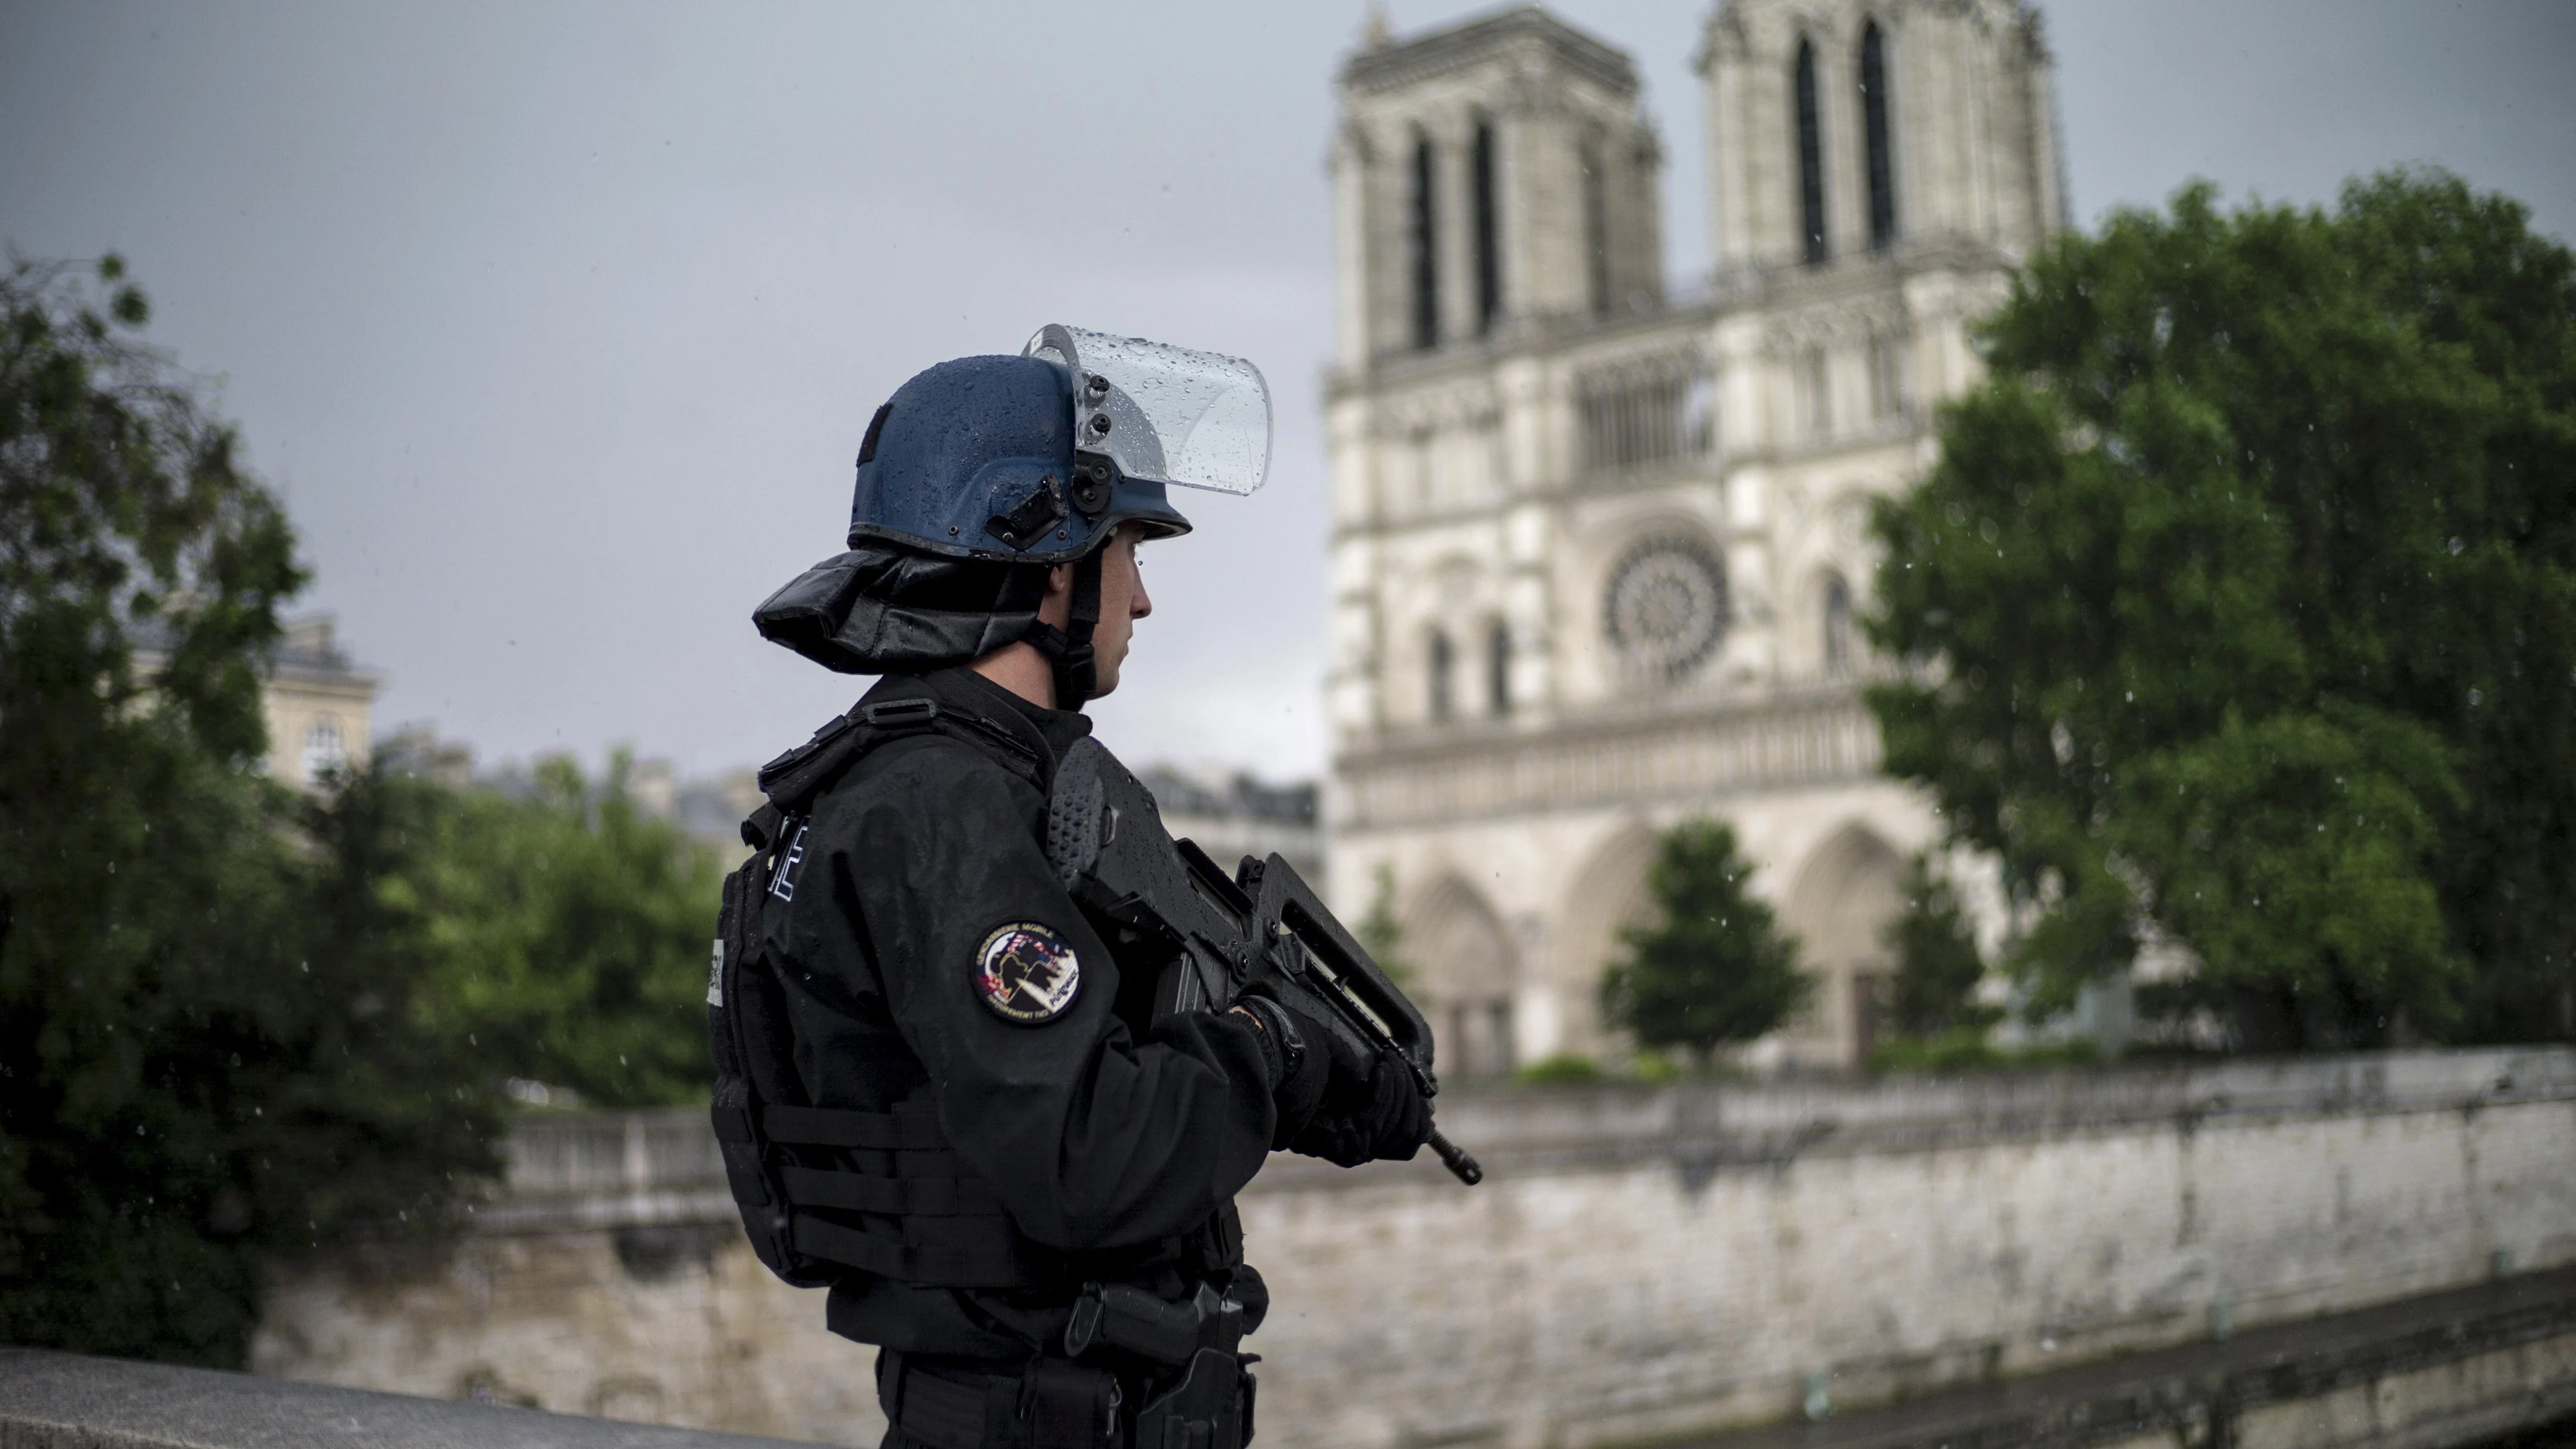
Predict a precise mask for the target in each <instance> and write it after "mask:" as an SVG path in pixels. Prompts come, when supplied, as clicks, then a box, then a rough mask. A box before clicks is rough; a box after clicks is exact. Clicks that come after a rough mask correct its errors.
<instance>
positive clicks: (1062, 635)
mask: <svg viewBox="0 0 2576 1449" xmlns="http://www.w3.org/2000/svg"><path fill="white" fill-rule="evenodd" d="M1107 551H1108V550H1107V549H1106V548H1105V547H1104V548H1096V549H1093V550H1092V551H1091V552H1089V553H1087V554H1084V555H1083V556H1082V558H1081V559H1080V560H1079V561H1078V562H1076V563H1075V564H1074V566H1073V608H1072V611H1071V613H1070V614H1068V615H1067V617H1066V619H1065V626H1064V627H1063V628H1061V629H1059V628H1057V627H1056V626H1054V625H1053V624H1050V623H1048V622H1046V621H1045V620H1044V619H1036V620H1032V621H1030V623H1029V630H1028V633H1026V634H1024V635H1022V636H1021V637H1022V638H1024V639H1026V640H1027V641H1028V642H1029V643H1030V644H1031V645H1033V646H1035V647H1036V649H1037V651H1038V652H1039V653H1040V654H1043V655H1045V656H1046V660H1047V663H1048V665H1050V666H1051V667H1052V668H1053V670H1054V672H1055V707H1056V708H1058V709H1069V710H1074V711H1077V712H1078V711H1080V710H1081V708H1082V706H1083V705H1084V704H1085V703H1086V702H1087V701H1089V700H1090V698H1091V696H1092V693H1093V691H1094V690H1096V689H1097V688H1098V687H1099V683H1100V676H1099V669H1098V667H1097V666H1098V658H1097V656H1095V655H1094V654H1093V653H1092V648H1091V631H1092V628H1093V626H1095V625H1097V624H1098V623H1099V622H1100V556H1101V555H1102V554H1103V553H1105V552H1107Z"/></svg>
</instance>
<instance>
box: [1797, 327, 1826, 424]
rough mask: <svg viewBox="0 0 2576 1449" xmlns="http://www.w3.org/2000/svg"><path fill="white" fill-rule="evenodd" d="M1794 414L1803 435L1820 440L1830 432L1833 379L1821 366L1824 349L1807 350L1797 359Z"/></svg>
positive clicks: (1822, 365) (1823, 361) (1822, 364)
mask: <svg viewBox="0 0 2576 1449" xmlns="http://www.w3.org/2000/svg"><path fill="white" fill-rule="evenodd" d="M1798 412H1799V415H1800V420H1801V421H1803V422H1804V423H1805V424H1806V428H1807V436H1809V437H1811V438H1822V437H1826V436H1828V435H1830V434H1831V433H1832V432H1833V430H1834V393H1833V377H1832V375H1831V373H1829V372H1828V371H1827V369H1826V367H1825V349H1823V348H1821V347H1810V348H1808V349H1807V350H1806V352H1805V353H1804V354H1803V355H1801V356H1800V357H1799V359H1798Z"/></svg>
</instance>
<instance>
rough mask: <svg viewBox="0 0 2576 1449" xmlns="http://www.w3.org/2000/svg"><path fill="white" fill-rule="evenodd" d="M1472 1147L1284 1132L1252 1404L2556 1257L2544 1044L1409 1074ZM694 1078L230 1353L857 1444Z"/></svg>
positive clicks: (1869, 1355) (1862, 1369)
mask: <svg viewBox="0 0 2576 1449" xmlns="http://www.w3.org/2000/svg"><path fill="white" fill-rule="evenodd" d="M1441 1116H1442V1122H1443V1125H1444V1126H1445V1127H1446V1128H1447V1130H1448V1131H1449V1133H1450V1135H1451V1136H1453V1137H1455V1138H1456V1139H1457V1140H1458V1141H1460V1142H1461V1143H1463V1144H1466V1145H1467V1146H1468V1147H1469V1148H1470V1149H1471V1150H1474V1151H1476V1152H1477V1153H1478V1154H1479V1156H1481V1157H1482V1158H1483V1159H1484V1160H1485V1162H1486V1163H1487V1165H1488V1168H1489V1169H1490V1172H1491V1176H1490V1178H1489V1179H1488V1181H1487V1182H1486V1183H1485V1185H1484V1186H1482V1187H1479V1188H1475V1189H1466V1188H1462V1187H1459V1186H1458V1185H1457V1184H1456V1183H1455V1182H1453V1181H1451V1180H1450V1179H1449V1178H1448V1177H1447V1176H1446V1175H1445V1174H1443V1173H1441V1172H1440V1171H1439V1170H1438V1169H1437V1167H1436V1166H1433V1165H1431V1164H1429V1163H1427V1162H1425V1163H1420V1164H1409V1165H1403V1166H1384V1165H1382V1166H1378V1167H1372V1168H1368V1169H1363V1170H1362V1171H1360V1172H1356V1173H1347V1174H1345V1173H1339V1172H1336V1171H1334V1170H1332V1169H1330V1168H1327V1167H1324V1166H1323V1165H1321V1164H1317V1163H1312V1162H1308V1161H1306V1160H1303V1159H1295V1158H1280V1159H1276V1160H1275V1161H1274V1163H1273V1165H1272V1166H1271V1168H1270V1169H1268V1170H1267V1171H1265V1172H1264V1173H1263V1175H1262V1178H1261V1179H1260V1181H1259V1182H1258V1183H1256V1184H1255V1186H1254V1188H1253V1190H1252V1191H1250V1192H1249V1193H1247V1194H1246V1196H1245V1198H1244V1201H1243V1209H1244V1218H1245V1223H1246V1228H1247V1233H1248V1237H1249V1240H1250V1243H1251V1250H1252V1256H1253V1259H1254V1261H1255V1262H1256V1263H1258V1264H1259V1265H1260V1266H1261V1267H1262V1269H1263V1270H1264V1272H1265V1273H1266V1274H1267V1275H1268V1277H1269V1280H1270V1282H1271V1285H1272V1287H1273V1290H1274V1293H1275V1296H1276V1300H1277V1307H1276V1308H1275V1309H1274V1311H1273V1313H1272V1316H1271V1320H1270V1322H1269V1323H1268V1324H1267V1325H1265V1326H1264V1328H1263V1329H1262V1331H1261V1332H1260V1333H1259V1334H1258V1335H1256V1336H1255V1338H1254V1340H1253V1341H1252V1342H1251V1343H1250V1344H1249V1345H1248V1346H1249V1347H1251V1348H1254V1349H1257V1350H1258V1351H1260V1352H1261V1353H1262V1354H1263V1355H1264V1356H1265V1358H1266V1360H1267V1362H1266V1363H1265V1364H1264V1366H1263V1367H1262V1369H1261V1370H1260V1373H1261V1378H1262V1404H1261V1429H1262V1442H1264V1443H1265V1444H1270V1445H1275V1446H1282V1449H1287V1446H1305V1445H1326V1444H1331V1445H1337V1446H1348V1445H1358V1446H1367V1445H1397V1444H1425V1443H1450V1442H1461V1443H1463V1442H1480V1443H1493V1444H1503V1445H1512V1446H1524V1445H1526V1446H1537V1445H1554V1444H1570V1445H1579V1444H1588V1443H1594V1442H1600V1441H1604V1440H1616V1439H1625V1438H1635V1437H1643V1436H1651V1435H1659V1434H1666V1433H1674V1432H1680V1431H1686V1430H1692V1429H1699V1428H1706V1427H1715V1426H1718V1425H1722V1424H1729V1423H1739V1422H1749V1421H1758V1420H1764V1419H1776V1418H1780V1417H1783V1416H1786V1415H1789V1414H1792V1413H1794V1412H1798V1411H1799V1410H1800V1409H1802V1408H1803V1407H1805V1406H1807V1405H1809V1404H1811V1403H1816V1402H1818V1401H1825V1402H1830V1403H1832V1404H1835V1405H1838V1406H1851V1405H1857V1404H1862V1403H1868V1402H1873V1401H1879V1400H1884V1399H1888V1398H1891V1397H1896V1396H1900V1395H1904V1394H1908V1393H1911V1392H1915V1391H1919V1390H1923V1389H1928V1388H1931V1387H1934V1386H1937V1385H1942V1384H1949V1383H1956V1382H1961V1381H1967V1380H1974V1379H1977V1378H1981V1377H1987V1376H1994V1375H2010V1374H2018V1373H2024V1372H2032V1371H2038V1370H2042V1369H2046V1368H2050V1367H2055V1366H2058V1365H2063V1364H2071V1363H2074V1362H2079V1361H2082V1360H2085V1359H2089V1358H2098V1357H2101V1356H2104V1355H2108V1354H2112V1353H2117V1352H2121V1351H2125V1350H2130V1349H2136V1348H2144V1347H2152V1346H2160V1345H2165V1344H2172V1343H2178V1342H2184V1341H2188V1340H2191V1339H2193V1338H2196V1337H2204V1336H2209V1335H2212V1334H2225V1333H2227V1332H2230V1331H2232V1330H2234V1329H2238V1328H2250V1327H2253V1326H2256V1325H2260V1324H2265V1323H2276V1322H2281V1321H2285V1320H2296V1319H2299V1318H2302V1317H2306V1316H2310V1315H2315V1314H2320V1313H2326V1312H2332V1311H2335V1310H2339V1309H2345V1308H2351V1307H2357V1306H2360V1305H2364V1304H2369V1303H2375V1302H2383V1301H2389V1300H2393V1299H2398V1298H2403V1297H2407V1296H2409V1295H2414V1294H2419V1293H2425V1292H2430V1291H2434V1290H2437V1289H2442V1288H2448V1287H2454V1286H2459V1285H2463V1284H2468V1283H2475V1282H2479V1281H2483V1280H2485V1279H2487V1278H2489V1277H2492V1276H2496V1275H2500V1274H2509V1273H2517V1272H2521V1271H2524V1270H2529V1269H2540V1268H2547V1267H2554V1266H2560V1265H2565V1264H2570V1263H2576V1172H2572V1171H2571V1170H2570V1164H2571V1163H2576V1052H2571V1051H2567V1050H2564V1049H2542V1050H2527V1051H2480V1052H2420V1053H2398V1054H2386V1055H2375V1056H2355V1057H2339V1058H2326V1059H2315V1060H2306V1061H2299V1062H2284V1063H2242V1064H2230V1065H2226V1066H2219V1067H2208V1068H2195V1069H2188V1070H2167V1071H2139V1070H2131V1071H2116V1072H2101V1073H2078V1074H2065V1075H2051V1076H2025V1077H2014V1076H1994V1077H1981V1078H1962V1079H1955V1080H1945V1081H1934V1082H1920V1081H1913V1082H1901V1083H1884V1084H1878V1085H1837V1086H1796V1085H1772V1086H1760V1087H1730V1088H1720V1089H1714V1090H1709V1089H1691V1090H1685V1089H1679V1088H1663V1089H1649V1088H1622V1087H1601V1088H1591V1089H1581V1090H1573V1089H1567V1090H1549V1091H1536V1090H1494V1091H1489V1092H1484V1093H1474V1094H1468V1093H1460V1094H1453V1095H1452V1096H1449V1097H1444V1098H1443V1099H1442V1114H1441ZM730 1214H731V1208H730V1205H729V1203H727V1201H726V1200H725V1198H724V1192H723V1187H722V1183H721V1178H720V1176H719V1175H718V1173H717V1171H716V1167H715V1157H714V1153H713V1148H712V1143H711V1141H710V1140H709V1139H708V1137H707V1136H706V1133H705V1131H704V1128H703V1126H702V1125H701V1124H700V1122H699V1120H698V1119H697V1118H696V1117H695V1115H694V1114H688V1113H671V1114H633V1115H622V1116H594V1117H568V1118H535V1119H531V1120H530V1121H529V1122H528V1123H527V1124H526V1125H525V1126H524V1127H523V1128H522V1130H521V1131H520V1133H519V1134H518V1136H517V1137H516V1138H515V1139H514V1141H513V1143H512V1177H511V1182H510V1186H509V1188H508V1190H507V1191H506V1192H505V1193H503V1194H502V1195H500V1196H499V1197H497V1198H496V1199H495V1200H494V1201H492V1202H491V1203H489V1204H487V1205H485V1207H484V1208H483V1210H482V1211H481V1213H480V1214H479V1215H478V1216H479V1228H478V1230H477V1231H476V1232H475V1233H473V1234H471V1235H469V1237H468V1238H467V1239H466V1241H465V1242H464V1243H463V1244H462V1245H461V1246H460V1247H459V1248H458V1249H457V1250H456V1251H455V1252H454V1253H453V1254H451V1255H448V1256H446V1257H443V1258H441V1259H439V1260H436V1261H426V1260H423V1261H402V1260H394V1259H383V1258H373V1259H368V1258H357V1257H352V1258H348V1259H344V1260H342V1261H340V1262H337V1263H334V1264H331V1265H329V1266H327V1267H325V1268H322V1269H319V1270H317V1271H314V1272H311V1273H309V1274H307V1275H305V1276H302V1277H299V1278H297V1279H295V1280H293V1281H291V1282H289V1283H287V1284H286V1285H284V1287H283V1290H282V1291H281V1292H280V1293H279V1295H278V1297H277V1299H276V1300H275V1305H274V1307H273V1309H272V1312H271V1315H270V1319H269V1321H268V1323H267V1324H266V1326H265V1327H264V1329H263V1331H262V1334H261V1337H260V1342H259V1346H258V1350H257V1357H256V1363H257V1365H258V1367H259V1368H260V1370H261V1371H262V1372H264V1373H270V1374H277V1375H282V1376H287V1377H296V1378H306V1379H314V1380H319V1381H324V1382H330V1383H338V1384H348V1385H356V1386H364V1387H373V1388H386V1389H396V1390H403V1391H408V1392H415V1393H427V1394H438V1395H453V1396H466V1397H471V1396H477V1395H480V1396H484V1397H490V1398H494V1399H499V1400H503V1401H512V1402H523V1403H531V1404H536V1405H540V1406H543V1407H546V1408H551V1409H564V1410H572V1411H577V1412H589V1413H599V1414H605V1415H609V1416H611V1417H625V1418H635V1419H648V1420H657V1421H662V1422H669V1423H675V1424H690V1425H700V1426H706V1427H715V1428H724V1429H732V1430H737V1431H743V1432H756V1433H769V1434H778V1435H783V1436H787V1437H794V1438H812V1439H824V1440H832V1441H837V1442H842V1443H873V1442H874V1440H875V1438H876V1436H877V1435H878V1434H879V1433H880V1432H881V1428H882V1421H881V1420H880V1419H879V1418H878V1416H877V1414H876V1412H875V1408H874V1404H873V1398H872V1392H871V1388H870V1383H869V1375H868V1365H869V1363H870V1354H869V1351H868V1350H866V1349H864V1348H861V1347H858V1346H856V1345H852V1344H848V1343H845V1342H842V1341H840V1340H837V1339H835V1338H833V1337H831V1336H830V1335H829V1334H827V1333H825V1332H824V1331H823V1328H822V1323H821V1317H822V1305H821V1299H820V1295H819V1294H808V1293H799V1292H797V1291H795V1290H792V1289H788V1288H786V1287H784V1286H782V1285H779V1284H777V1283H776V1282H774V1281H772V1280H770V1279H769V1278H768V1277H767V1275H766V1274H765V1273H764V1272H763V1270H762V1269H761V1268H760V1267H759V1265H758V1263H757V1262H755V1261H754V1260H753V1258H752V1256H751V1254H750V1252H749V1250H748V1248H747V1247H745V1246H744V1245H743V1244H742V1241H741V1239H740V1235H739V1232H738V1230H737V1229H735V1228H734V1227H733V1225H732V1223H731V1219H730Z"/></svg>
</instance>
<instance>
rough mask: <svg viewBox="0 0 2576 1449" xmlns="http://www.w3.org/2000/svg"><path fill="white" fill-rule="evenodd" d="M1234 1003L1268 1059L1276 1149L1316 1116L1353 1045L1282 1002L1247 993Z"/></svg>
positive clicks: (1273, 1145)
mask: <svg viewBox="0 0 2576 1449" xmlns="http://www.w3.org/2000/svg"><path fill="white" fill-rule="evenodd" d="M1234 1009H1235V1010H1236V1011H1238V1012H1241V1013H1243V1014H1244V1015H1246V1016H1249V1017H1251V1018H1252V1020H1253V1024H1254V1025H1255V1026H1257V1027H1258V1028H1259V1029H1260V1031H1261V1047H1262V1052H1263V1055H1265V1056H1266V1057H1268V1058H1269V1061H1270V1102H1271V1105H1272V1106H1273V1107H1275V1108H1276V1109H1278V1127H1277V1128H1276V1130H1274V1131H1273V1132H1272V1133H1271V1134H1270V1150H1271V1151H1273V1152H1276V1151H1278V1150H1279V1149H1280V1148H1282V1147H1285V1146H1287V1145H1288V1141H1289V1139H1290V1138H1292V1137H1295V1136H1296V1135H1297V1134H1298V1133H1300V1132H1303V1131H1304V1130H1306V1124H1307V1123H1309V1122H1311V1121H1313V1120H1314V1116H1315V1111H1316V1109H1317V1108H1318V1107H1320V1106H1322V1105H1323V1102H1324V1098H1325V1097H1326V1096H1327V1095H1328V1094H1329V1092H1330V1090H1331V1088H1332V1085H1333V1082H1334V1079H1335V1077H1336V1076H1337V1074H1338V1069H1339V1068H1340V1067H1341V1065H1342V1059H1343V1058H1344V1057H1345V1056H1348V1055H1350V1054H1351V1051H1350V1048H1349V1047H1347V1046H1344V1045H1343V1044H1342V1042H1341V1040H1340V1038H1338V1037H1335V1036H1334V1035H1333V1033H1332V1031H1331V1029H1329V1028H1328V1027H1326V1026H1325V1025H1324V1024H1323V1023H1322V1022H1320V1021H1317V1020H1316V1019H1315V1018H1313V1017H1311V1016H1308V1015H1307V1014H1306V1013H1304V1012H1302V1011H1299V1010H1297V1009H1296V1008H1295V1007H1292V1006H1289V1005H1287V1004H1286V1003H1285V1002H1281V1001H1277V1000H1274V999H1273V998H1271V997H1268V996H1261V995H1256V994H1247V995H1245V996H1244V997H1243V998H1242V999H1241V1000H1239V1001H1237V1002H1236V1003H1235V1004H1234ZM1362 1065H1365V1062H1363V1063H1362Z"/></svg>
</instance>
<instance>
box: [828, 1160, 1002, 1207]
mask: <svg viewBox="0 0 2576 1449" xmlns="http://www.w3.org/2000/svg"><path fill="white" fill-rule="evenodd" d="M778 1177H779V1181H780V1183H781V1185H783V1186H784V1187H785V1188H786V1189H787V1200H788V1201H789V1202H791V1203H794V1204H795V1205H796V1206H798V1207H820V1208H837V1209H839V1210H840V1211H842V1212H853V1213H884V1214H888V1215H892V1216H897V1217H923V1218H972V1217H1000V1216H1002V1214H1003V1208H1002V1200H1001V1198H1000V1197H998V1196H996V1195H995V1194H994V1192H993V1189H992V1186H991V1185H990V1184H988V1183H986V1182H984V1181H982V1180H981V1179H978V1178H972V1177H902V1176H897V1177H878V1176H876V1175H874V1174H872V1173H863V1172H848V1171H836V1170H834V1169H831V1168H820V1167H782V1168H780V1169H779V1170H778Z"/></svg>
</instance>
